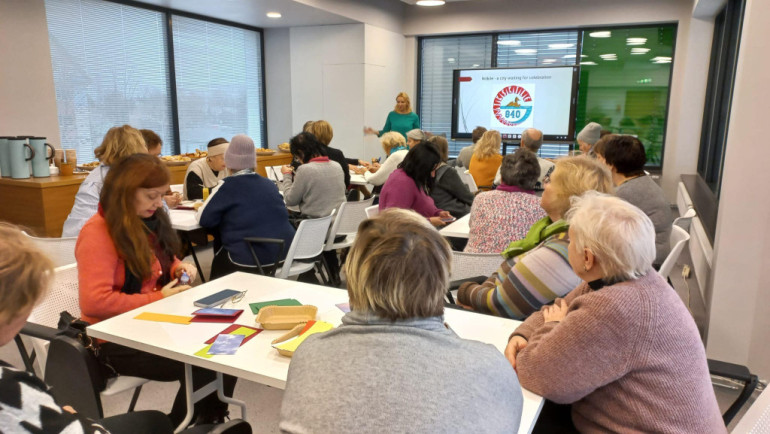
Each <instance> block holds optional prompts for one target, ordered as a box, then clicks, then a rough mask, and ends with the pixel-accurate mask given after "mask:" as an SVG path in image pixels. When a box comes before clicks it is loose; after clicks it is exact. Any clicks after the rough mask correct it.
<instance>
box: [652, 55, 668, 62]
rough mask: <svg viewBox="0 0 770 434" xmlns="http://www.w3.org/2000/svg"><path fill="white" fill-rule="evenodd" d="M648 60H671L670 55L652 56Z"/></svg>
mask: <svg viewBox="0 0 770 434" xmlns="http://www.w3.org/2000/svg"><path fill="white" fill-rule="evenodd" d="M650 60H652V61H656V60H668V61H669V62H670V61H671V58H670V57H667V56H657V57H653V58H652V59H650Z"/></svg>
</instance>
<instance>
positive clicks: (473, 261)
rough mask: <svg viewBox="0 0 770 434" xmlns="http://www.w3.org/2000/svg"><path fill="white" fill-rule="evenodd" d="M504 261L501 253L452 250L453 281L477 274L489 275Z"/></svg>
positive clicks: (451, 277)
mask: <svg viewBox="0 0 770 434" xmlns="http://www.w3.org/2000/svg"><path fill="white" fill-rule="evenodd" d="M502 262H503V257H502V256H500V254H499V253H466V252H455V251H452V274H451V275H450V277H449V279H450V280H452V281H455V280H462V279H468V278H470V277H476V276H489V275H491V274H492V273H494V272H495V271H497V269H498V268H500V264H501V263H502Z"/></svg>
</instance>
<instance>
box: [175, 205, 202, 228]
mask: <svg viewBox="0 0 770 434" xmlns="http://www.w3.org/2000/svg"><path fill="white" fill-rule="evenodd" d="M195 214H196V211H194V210H191V209H189V210H188V209H170V210H168V216H169V219H170V220H171V227H172V228H174V229H175V230H177V231H194V230H196V229H200V228H201V225H199V224H198V220H197V219H196V218H195Z"/></svg>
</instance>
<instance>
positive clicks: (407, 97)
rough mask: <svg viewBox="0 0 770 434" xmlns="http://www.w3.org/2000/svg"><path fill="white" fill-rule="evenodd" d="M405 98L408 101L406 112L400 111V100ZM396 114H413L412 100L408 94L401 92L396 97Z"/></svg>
mask: <svg viewBox="0 0 770 434" xmlns="http://www.w3.org/2000/svg"><path fill="white" fill-rule="evenodd" d="M399 98H404V99H405V100H406V110H404V111H398V99H399ZM393 110H395V112H396V113H400V114H402V115H405V114H409V113H411V112H412V100H410V99H409V95H407V94H406V92H399V93H398V95H396V106H395V107H394V108H393Z"/></svg>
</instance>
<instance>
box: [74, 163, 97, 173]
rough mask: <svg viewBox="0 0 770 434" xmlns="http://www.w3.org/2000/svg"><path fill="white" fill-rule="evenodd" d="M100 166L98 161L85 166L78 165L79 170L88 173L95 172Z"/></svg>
mask: <svg viewBox="0 0 770 434" xmlns="http://www.w3.org/2000/svg"><path fill="white" fill-rule="evenodd" d="M98 165H99V162H98V161H93V162H91V163H85V164H78V165H77V168H78V169H80V170H86V171H88V172H90V171H92V170H94V169H95V168H96V167H97V166H98Z"/></svg>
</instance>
